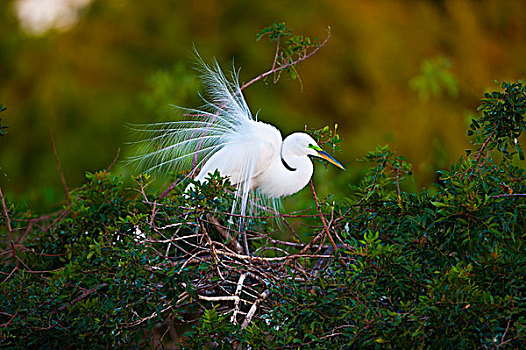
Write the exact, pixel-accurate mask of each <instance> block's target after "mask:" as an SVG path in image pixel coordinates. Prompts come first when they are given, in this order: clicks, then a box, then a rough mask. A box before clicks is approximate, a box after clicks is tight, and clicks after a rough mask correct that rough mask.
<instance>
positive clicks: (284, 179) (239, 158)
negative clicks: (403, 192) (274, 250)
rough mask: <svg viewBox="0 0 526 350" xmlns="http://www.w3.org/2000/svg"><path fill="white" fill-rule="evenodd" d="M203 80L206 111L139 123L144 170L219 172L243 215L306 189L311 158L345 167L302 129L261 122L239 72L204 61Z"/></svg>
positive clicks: (189, 111)
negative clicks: (284, 130) (284, 131)
mask: <svg viewBox="0 0 526 350" xmlns="http://www.w3.org/2000/svg"><path fill="white" fill-rule="evenodd" d="M203 83H204V85H205V87H206V90H207V91H206V92H207V94H208V99H203V100H204V102H205V105H204V106H203V107H202V108H201V109H187V108H183V110H184V112H185V116H187V117H186V119H188V120H184V121H174V122H168V123H160V124H147V125H140V126H137V127H136V130H138V131H140V132H142V134H143V135H147V136H146V137H145V138H144V140H143V141H141V143H142V146H143V148H142V151H141V152H140V154H139V155H138V156H136V157H133V158H132V160H134V161H138V162H139V163H140V166H141V168H143V169H147V171H152V170H161V171H169V170H183V169H190V168H192V170H193V171H195V172H196V171H197V170H198V169H200V171H199V173H198V174H197V176H196V178H195V180H197V181H199V182H201V183H202V182H203V181H205V179H206V177H207V175H208V174H211V173H214V172H215V171H216V170H218V171H219V173H220V174H221V175H222V176H224V177H228V178H229V179H230V182H231V184H232V185H233V186H235V188H236V189H237V193H236V194H237V197H236V198H237V202H236V203H235V204H234V207H233V208H232V210H233V211H235V212H236V213H238V214H241V215H245V213H246V208H247V205H248V203H249V202H250V201H251V199H250V198H252V199H254V200H260V199H262V198H269V199H273V198H280V197H283V196H288V195H291V194H293V193H296V192H298V191H299V190H301V189H302V188H303V187H305V186H306V185H307V184H308V182H309V180H310V178H311V176H312V173H313V165H312V161H311V159H309V156H313V157H321V158H323V159H325V160H327V161H329V162H330V163H332V164H334V165H336V166H337V167H339V168H341V169H344V168H343V166H342V165H341V164H340V163H339V162H338V161H336V160H335V159H334V158H332V157H331V156H330V155H329V154H327V153H326V152H325V151H324V150H323V149H322V148H321V147H320V146H319V145H318V144H317V143H316V141H314V139H313V138H312V137H311V136H309V135H307V134H305V133H302V132H297V133H293V134H291V135H289V136H287V137H286V138H285V139H283V138H282V136H281V132H280V131H279V130H278V129H277V128H276V127H274V126H273V125H270V124H267V123H263V122H261V121H258V120H257V116H253V115H252V113H251V112H250V109H249V108H248V105H247V103H246V102H245V99H244V98H243V94H242V91H241V89H240V86H239V83H238V79H237V76H236V75H235V74H234V73H233V74H232V77H231V79H230V80H228V79H227V78H226V77H225V76H224V74H223V72H222V71H221V69H220V67H219V65H218V63H217V62H216V63H215V64H213V65H212V66H208V65H206V64H204V63H203Z"/></svg>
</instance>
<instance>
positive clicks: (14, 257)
mask: <svg viewBox="0 0 526 350" xmlns="http://www.w3.org/2000/svg"><path fill="white" fill-rule="evenodd" d="M0 199H1V200H2V208H3V209H4V218H5V225H6V227H7V232H8V234H9V242H10V243H11V250H12V251H13V259H14V262H15V266H16V269H18V257H17V255H16V247H15V242H14V240H13V229H12V228H11V220H10V219H9V214H8V213H7V206H6V205H5V199H4V193H3V192H2V188H0Z"/></svg>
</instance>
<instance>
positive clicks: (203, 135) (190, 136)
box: [129, 56, 253, 174]
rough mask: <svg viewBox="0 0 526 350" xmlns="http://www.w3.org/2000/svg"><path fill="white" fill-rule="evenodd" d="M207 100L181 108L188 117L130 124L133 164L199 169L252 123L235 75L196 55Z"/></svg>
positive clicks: (158, 168) (162, 168)
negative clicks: (135, 136)
mask: <svg viewBox="0 0 526 350" xmlns="http://www.w3.org/2000/svg"><path fill="white" fill-rule="evenodd" d="M197 57H198V60H199V62H200V66H201V68H202V80H203V84H204V87H205V91H206V93H207V97H208V99H205V98H202V99H203V102H204V105H203V107H201V108H200V109H191V108H181V107H177V108H178V109H179V110H181V111H183V112H184V115H185V117H186V118H187V120H182V121H172V122H165V123H153V124H139V125H131V126H130V129H131V130H132V131H135V132H136V133H137V134H138V141H136V142H132V144H135V145H136V147H137V150H136V154H137V155H136V156H134V157H130V158H129V162H130V163H135V164H136V165H137V166H138V168H139V169H141V170H143V171H145V172H160V173H162V174H167V173H169V172H171V171H182V170H185V169H189V168H190V169H198V168H200V167H201V166H202V165H203V164H204V163H205V162H206V161H207V160H208V159H209V158H211V157H212V156H213V155H214V154H215V153H216V152H218V151H219V150H221V149H223V148H225V147H226V146H228V145H230V144H232V143H233V142H235V141H236V138H237V139H239V137H238V135H239V133H240V132H241V130H243V129H246V127H247V125H249V124H250V123H251V122H253V117H252V113H251V112H250V109H249V108H248V105H247V103H246V102H245V99H244V97H243V94H242V92H241V89H240V87H239V82H238V78H237V75H236V74H235V73H233V74H232V79H231V80H228V79H227V78H226V77H225V75H224V74H223V72H222V71H221V68H220V67H219V64H218V63H217V61H216V62H214V64H212V65H207V64H205V63H204V62H203V61H202V60H201V58H200V57H199V56H197Z"/></svg>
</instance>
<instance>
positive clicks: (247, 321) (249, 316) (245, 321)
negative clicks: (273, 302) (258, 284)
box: [241, 289, 270, 329]
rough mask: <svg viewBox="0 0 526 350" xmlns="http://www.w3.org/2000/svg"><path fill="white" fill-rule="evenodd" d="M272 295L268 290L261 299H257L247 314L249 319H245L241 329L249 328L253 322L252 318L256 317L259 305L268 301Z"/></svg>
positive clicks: (262, 294)
mask: <svg viewBox="0 0 526 350" xmlns="http://www.w3.org/2000/svg"><path fill="white" fill-rule="evenodd" d="M269 294H270V292H269V291H268V289H267V290H265V291H264V292H263V293H261V296H260V297H259V299H257V300H256V301H255V302H254V304H252V306H251V307H250V310H248V313H247V317H245V320H244V321H243V324H242V325H241V329H245V328H247V327H248V325H249V324H250V321H252V317H254V314H255V313H256V310H257V308H258V306H259V304H260V303H261V302H262V301H263V300H265V299H267V297H268V295H269Z"/></svg>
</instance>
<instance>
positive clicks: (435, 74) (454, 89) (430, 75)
mask: <svg viewBox="0 0 526 350" xmlns="http://www.w3.org/2000/svg"><path fill="white" fill-rule="evenodd" d="M450 66H451V62H450V60H448V59H446V58H444V57H437V58H434V59H427V60H424V62H422V66H421V68H420V74H419V75H417V76H415V77H414V78H413V79H411V80H410V81H409V85H410V86H411V89H413V91H415V92H417V93H418V96H419V97H420V98H421V99H422V100H424V101H427V100H428V99H429V97H430V96H440V95H441V94H442V91H443V90H444V91H445V92H447V94H448V95H449V96H451V97H457V96H458V81H457V79H456V78H455V76H454V75H453V74H452V73H451V72H450V70H449V69H450Z"/></svg>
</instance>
